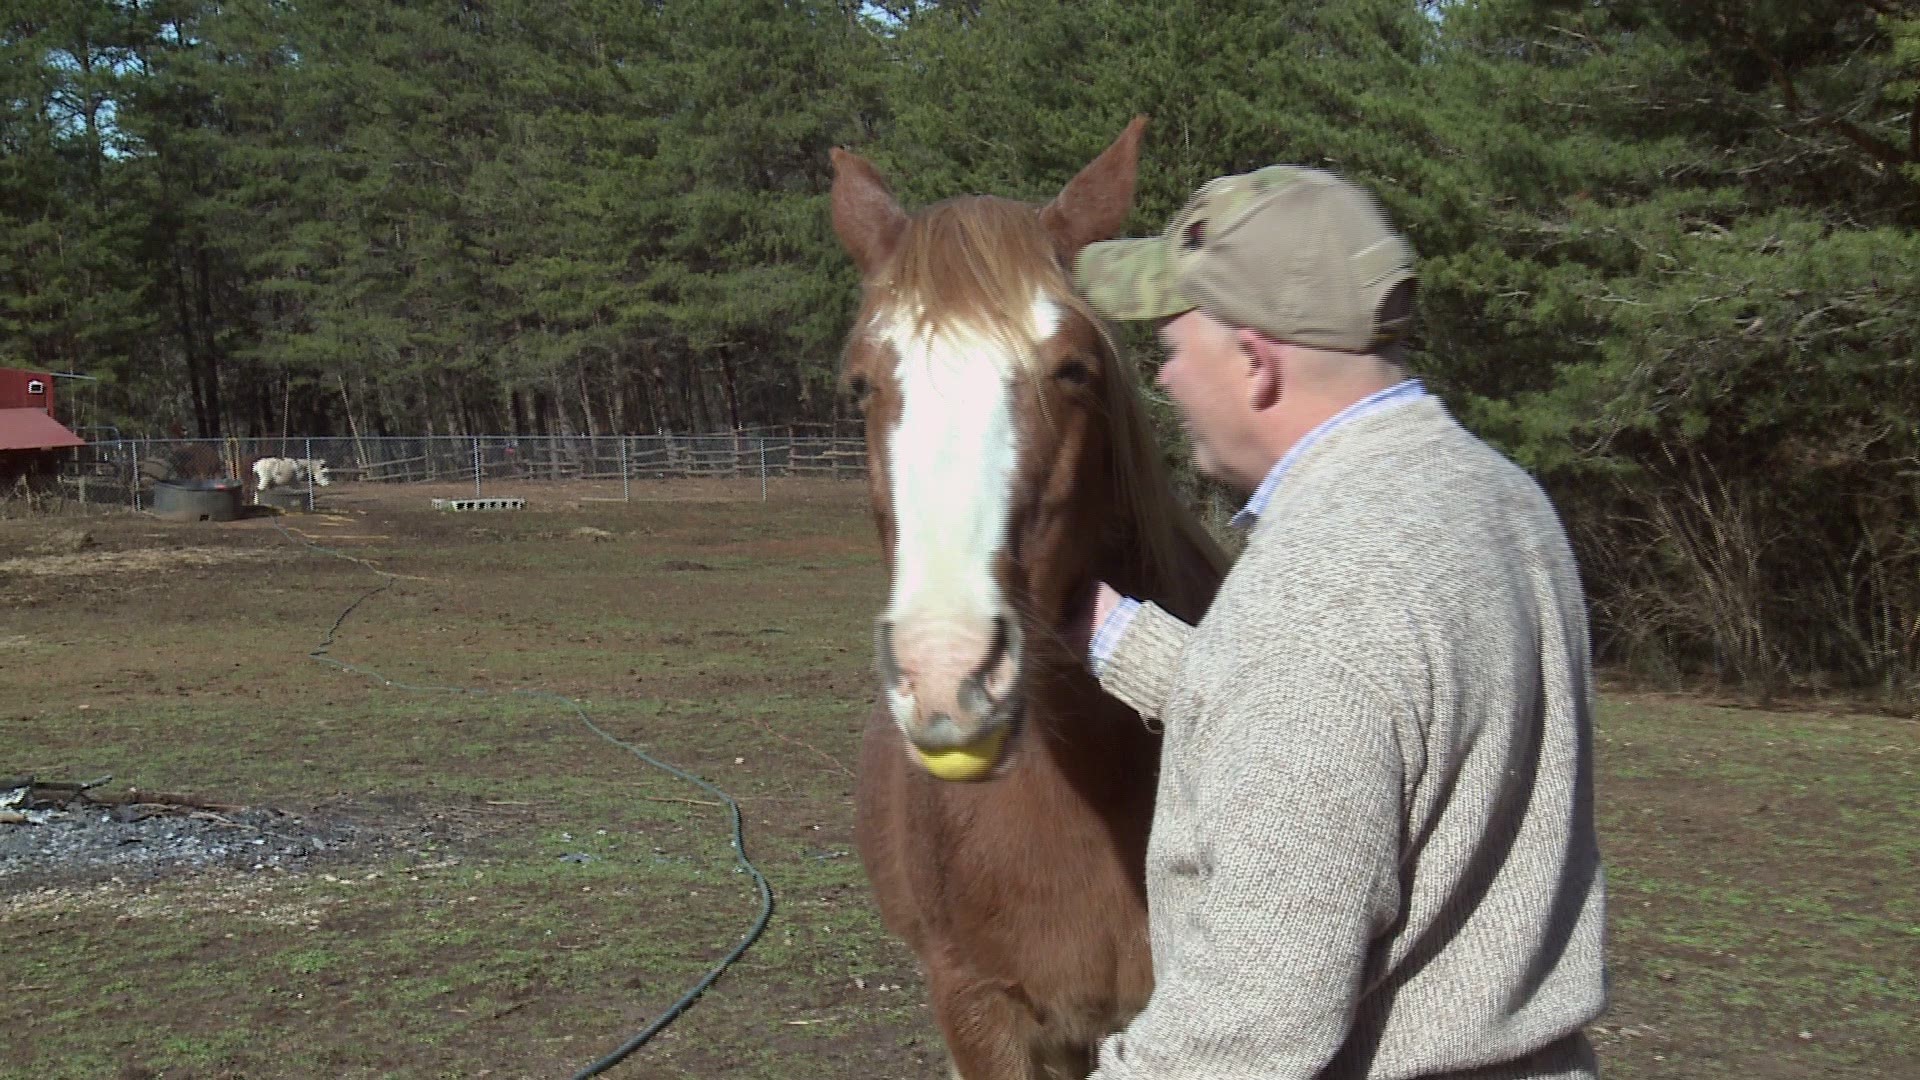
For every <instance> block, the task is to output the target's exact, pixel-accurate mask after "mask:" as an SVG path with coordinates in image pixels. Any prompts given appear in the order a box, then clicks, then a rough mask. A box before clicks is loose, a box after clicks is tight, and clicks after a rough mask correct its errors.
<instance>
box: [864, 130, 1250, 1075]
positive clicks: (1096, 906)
mask: <svg viewBox="0 0 1920 1080" xmlns="http://www.w3.org/2000/svg"><path fill="white" fill-rule="evenodd" d="M1144 124H1145V119H1144V118H1137V119H1135V120H1134V122H1133V123H1132V124H1130V125H1128V127H1127V129H1126V131H1125V132H1124V133H1123V134H1122V135H1121V136H1120V138H1119V139H1118V140H1117V141H1116V142H1114V144H1113V145H1112V146H1111V147H1109V148H1108V149H1107V150H1106V151H1105V152H1104V153H1102V154H1101V155H1100V156H1099V157H1098V158H1097V159H1095V160H1094V161H1093V162H1092V163H1091V164H1089V165H1088V166H1087V167H1086V168H1085V169H1084V170H1083V171H1082V172H1081V173H1080V174H1079V175H1078V176H1077V177H1075V178H1074V179H1073V180H1072V181H1071V182H1070V183H1068V184H1067V186H1066V187H1065V188H1064V189H1063V190H1062V191H1061V192H1060V194H1059V196H1058V197H1057V198H1055V199H1054V200H1053V201H1052V202H1051V203H1049V204H1047V205H1046V206H1044V207H1041V206H1035V205H1029V204H1026V203H1020V202H1013V201H1010V200H1007V199H999V198H992V197H985V196H982V197H972V198H959V199H953V200H949V201H947V202H942V203H939V204H937V205H934V206H931V207H928V208H926V209H924V210H921V211H920V212H919V213H917V214H913V215H908V214H907V213H906V212H904V211H903V210H901V208H900V206H899V205H898V204H897V203H896V202H895V201H894V199H893V196H892V195H891V194H890V193H889V191H888V189H887V186H886V184H885V182H884V181H883V180H882V179H881V177H880V174H879V172H878V171H877V170H876V169H875V168H874V167H873V165H872V164H870V163H869V162H867V161H866V160H865V159H863V158H861V157H859V156H858V155H855V154H851V153H848V152H846V151H843V150H838V149H836V150H834V151H833V165H834V180H833V224H834V229H835V231H836V232H837V233H838V234H839V236H840V240H841V243H842V244H843V245H845V247H846V249H847V252H848V253H849V254H850V255H851V256H852V257H853V261H854V263H855V264H856V265H857V266H858V267H859V270H860V273H861V276H862V278H863V281H864V286H863V303H862V304H861V307H860V310H859V314H858V315H857V316H856V318H855V321H854V325H853V330H852V333H851V335H850V337H849V340H848V343H847V350H846V372H845V381H846V383H847V385H848V387H849V389H850V390H851V392H853V393H855V394H857V395H858V396H859V398H860V399H861V402H862V409H863V411H864V413H865V419H866V435H867V449H868V461H869V462H870V465H869V470H868V482H869V487H870V489H871V496H872V502H873V514H874V519H875V524H876V526H877V527H878V530H879V533H880V539H881V543H882V545H883V546H884V548H885V551H886V556H887V568H888V577H889V582H890V594H889V598H888V602H887V606H886V609H885V611H884V613H883V614H882V615H881V616H880V617H879V619H878V623H877V632H876V635H875V637H876V640H877V644H878V649H877V651H878V654H879V655H878V666H879V672H880V678H881V684H882V685H881V693H880V702H879V703H878V704H877V705H876V707H875V709H874V712H873V715H872V717H871V718H870V720H869V722H868V724H867V728H866V734H865V739H864V742H863V744H862V749H861V754H860V773H859V784H858V800H857V801H858V826H857V828H858V839H859V848H860V855H861V859H862V860H863V862H864V863H865V865H866V870H867V876H868V878H869V880H870V881H871V883H872V885H873V891H874V895H875V899H876V901H877V903H878V905H879V908H880V912H881V915H882V917H883V918H884V919H885V921H886V924H887V926H888V928H889V929H890V930H891V931H892V932H893V933H895V934H897V935H898V936H900V937H901V938H902V939H904V940H905V941H906V942H907V943H908V944H909V945H910V946H912V948H913V949H914V951H915V952H916V953H917V954H918V955H919V958H920V961H921V964H922V966H923V968H924V970H925V973H926V979H927V984H928V987H929V990H930V993H931V997H932V1005H933V1009H934V1014H935V1017H936V1018H937V1020H938V1022H939V1024H940V1028H941V1031H942V1033H943V1034H944V1036H945V1039H946V1044H947V1050H948V1053H949V1054H950V1055H951V1057H952V1062H953V1070H954V1074H955V1075H956V1076H958V1077H961V1078H963V1080H1036V1078H1039V1077H1050V1076H1070V1077H1084V1076H1085V1075H1086V1074H1087V1073H1088V1072H1089V1071H1090V1070H1091V1069H1092V1066H1093V1059H1094V1055H1095V1050H1096V1048H1097V1046H1098V1044H1099V1041H1100V1039H1101V1038H1103V1037H1104V1036H1106V1035H1107V1034H1109V1033H1111V1032H1114V1031H1117V1030H1119V1029H1120V1028H1122V1027H1124V1026H1125V1025H1126V1023H1127V1021H1128V1020H1130V1019H1131V1018H1132V1017H1133V1015H1134V1014H1135V1013H1137V1012H1138V1011H1139V1010H1140V1009H1141V1008H1142V1007H1144V1006H1145V1004H1146V1001H1147V996H1148V994H1149V993H1150V992H1151V990H1152V986H1153V972H1152V961H1151V958H1150V955H1149V952H1148V946H1147V923H1146V897H1145V885H1144V881H1145V860H1146V844H1147V829H1148V825H1149V822H1150V820H1151V817H1152V813H1153V794H1154V785H1155V778H1156V770H1157V767H1158V759H1159V740H1158V739H1157V737H1156V736H1155V735H1154V734H1153V733H1151V732H1150V731H1148V730H1147V726H1146V725H1145V724H1143V723H1142V722H1141V721H1140V719H1139V717H1137V716H1136V715H1134V714H1133V713H1132V712H1131V711H1129V710H1128V709H1127V708H1126V707H1125V706H1123V705H1121V704H1120V703H1119V702H1118V701H1116V700H1115V699H1113V698H1111V697H1108V696H1106V695H1104V694H1103V693H1102V692H1101V691H1100V689H1099V687H1098V685H1097V684H1096V683H1095V682H1094V680H1093V678H1092V676H1091V674H1090V673H1089V672H1088V670H1087V667H1086V664H1085V662H1084V660H1083V658H1082V656H1081V654H1080V650H1081V649H1082V648H1083V647H1084V646H1083V645H1081V644H1075V643H1074V642H1075V641H1076V638H1081V637H1084V634H1083V633H1082V634H1076V633H1075V632H1074V629H1073V628H1074V627H1075V626H1077V625H1079V624H1081V623H1083V622H1084V620H1085V619H1086V618H1087V615H1086V612H1087V611H1088V610H1090V608H1089V606H1088V605H1089V603H1090V600H1091V596H1092V588H1093V585H1094V583H1095V582H1097V581H1100V580H1106V581H1109V582H1112V583H1113V584H1114V585H1115V586H1116V587H1118V588H1119V589H1120V590H1121V591H1122V592H1125V593H1128V594H1130V595H1134V596H1140V597H1146V598H1149V599H1152V600H1154V601H1155V602H1157V603H1158V604H1160V605H1161V606H1162V607H1164V608H1166V609H1168V610H1169V611H1172V612H1174V613H1175V614H1178V615H1180V616H1182V617H1183V618H1186V619H1188V620H1195V619H1197V618H1199V616H1200V615H1201V613H1202V612H1203V611H1204V610H1205V608H1206V606H1207V604H1208V603H1209V602H1210V601H1211V599H1212V595H1213V590H1214V588H1215V587H1216V586H1217V585H1218V583H1219V579H1220V575H1221V567H1222V563H1223V560H1222V558H1221V556H1220V553H1219V551H1218V549H1217V548H1215V546H1214V545H1213V544H1212V542H1211V541H1210V540H1209V538H1208V537H1207V535H1206V533H1205V532H1204V531H1203V530H1202V529H1200V528H1199V526H1198V524H1197V522H1195V520H1194V519H1193V518H1192V517H1190V516H1189V515H1188V514H1187V513H1186V512H1185V511H1184V510H1183V509H1181V507H1180V505H1179V503H1178V501H1177V499H1176V498H1175V496H1174V493H1173V490H1172V488H1171V486H1170V485H1169V483H1168V481H1167V477H1166V474H1165V470H1164V468H1163V466H1162V464H1161V461H1160V456H1159V451H1158V450H1157V449H1156V448H1155V445H1154V442H1153V437H1152V433H1151V431H1150V429H1149V426H1148V423H1147V421H1146V419H1145V416H1144V413H1143V410H1142V408H1141V404H1140V401H1139V399H1138V395H1137V392H1136V390H1135V386H1134V381H1133V378H1132V375H1131V372H1130V371H1129V369H1128V365H1127V363H1126V362H1125V361H1124V360H1123V359H1122V358H1121V357H1120V356H1119V355H1118V353H1117V352H1116V350H1115V348H1114V347H1113V345H1112V343H1111V341H1110V340H1109V339H1108V337H1107V335H1106V333H1105V331H1104V329H1103V328H1102V326H1101V324H1100V323H1099V321H1098V319H1097V318H1096V317H1095V315H1094V314H1093V312H1092V311H1091V310H1090V309H1089V308H1088V307H1087V306H1086V304H1085V303H1084V302H1083V301H1081V300H1080V299H1079V298H1078V297H1077V296H1075V294H1074V291H1073V287H1072V282H1071V279H1070V276H1069V270H1068V268H1069V267H1070V266H1071V265H1072V261H1073V258H1074V256H1075V255H1076V254H1077V253H1078V252H1079V251H1080V249H1081V248H1083V247H1085V246H1086V245H1087V244H1089V243H1092V242H1093V241H1096V240H1102V239H1106V238H1107V237H1109V236H1112V235H1113V234H1115V233H1116V232H1118V231H1119V230H1120V228H1121V226H1122V224H1123V223H1124V219H1125V217H1126V215H1127V212H1128V209H1129V207H1130V205H1131V203H1132V200H1133V186H1134V177H1135V171H1136V169H1137V167H1138V161H1139V146H1140V133H1141V129H1142V127H1143V126H1144ZM943 754H944V755H947V756H948V757H949V758H951V757H953V756H955V755H956V754H958V755H962V756H965V755H971V757H970V758H969V760H971V761H973V762H975V763H976V764H977V765H978V766H979V767H978V769H977V770H976V772H978V774H979V775H978V777H977V778H976V779H977V782H954V781H951V780H942V779H936V778H935V777H934V776H933V775H932V774H931V773H930V771H929V770H930V768H932V765H931V764H929V759H930V757H931V758H932V759H933V760H937V759H938V758H939V756H940V755H943ZM943 775H946V774H945V773H943Z"/></svg>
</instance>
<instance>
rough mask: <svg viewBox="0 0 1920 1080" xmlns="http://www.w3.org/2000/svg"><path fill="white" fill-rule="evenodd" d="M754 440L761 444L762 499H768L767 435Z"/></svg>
mask: <svg viewBox="0 0 1920 1080" xmlns="http://www.w3.org/2000/svg"><path fill="white" fill-rule="evenodd" d="M753 441H754V442H757V443H759V444H760V501H761V502H766V501H767V437H766V436H765V435H759V436H755V438H754V440H753Z"/></svg>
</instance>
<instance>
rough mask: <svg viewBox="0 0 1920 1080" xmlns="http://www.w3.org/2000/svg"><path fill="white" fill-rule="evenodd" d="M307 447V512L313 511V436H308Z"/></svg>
mask: <svg viewBox="0 0 1920 1080" xmlns="http://www.w3.org/2000/svg"><path fill="white" fill-rule="evenodd" d="M306 447H307V513H309V514H311V513H313V436H311V435H308V436H306Z"/></svg>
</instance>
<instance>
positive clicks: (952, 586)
mask: <svg viewBox="0 0 1920 1080" xmlns="http://www.w3.org/2000/svg"><path fill="white" fill-rule="evenodd" d="M1025 314H1026V317H1027V321H1028V325H1027V326H1026V327H1024V328H1023V329H1024V331H1025V333H1026V334H1027V335H1029V336H1030V341H1031V342H1033V343H1036V344H1037V343H1041V342H1045V341H1046V340H1047V339H1048V338H1050V337H1052V336H1053V334H1054V333H1055V331H1057V330H1058V329H1059V326H1060V322H1061V319H1062V311H1061V309H1060V307H1059V306H1058V305H1057V304H1056V303H1055V302H1054V301H1052V300H1051V299H1048V298H1046V297H1044V296H1036V297H1035V298H1034V299H1033V301H1032V302H1031V304H1030V305H1029V308H1028V310H1027V312H1026V313H1025ZM874 330H875V333H876V335H877V336H878V337H880V338H881V339H882V340H884V341H885V342H886V343H887V344H888V345H889V346H890V347H891V351H892V353H893V357H894V361H895V368H894V378H895V385H896V387H897V390H898V394H899V419H898V422H897V423H896V424H895V426H894V427H893V429H892V430H891V431H890V432H889V433H888V439H887V456H888V462H887V478H888V487H889V490H888V496H889V498H890V500H891V502H892V507H893V514H892V519H893V521H894V524H895V537H894V551H893V588H892V595H891V596H890V597H889V600H888V603H887V609H886V613H885V615H884V617H883V619H882V622H881V639H882V640H881V643H880V646H881V648H880V652H881V666H882V669H883V675H884V676H886V677H885V679H884V682H885V684H886V689H887V698H888V704H889V705H890V707H891V708H892V711H893V715H894V719H895V721H896V722H898V723H899V724H900V726H901V729H902V730H903V731H904V732H906V733H907V735H908V736H909V737H910V738H911V739H912V740H913V742H914V743H915V744H916V745H918V746H920V747H921V748H923V749H928V750H938V749H947V748H954V747H959V746H964V745H967V744H969V743H973V742H976V741H978V740H980V739H982V738H985V737H987V736H989V735H991V734H992V733H993V732H994V731H996V730H998V729H999V728H1001V727H1003V726H1004V725H1006V724H1007V723H1009V722H1010V721H1011V719H1012V713H1013V710H1014V709H1015V708H1016V704H1015V702H1014V701H1013V700H1012V695H1013V693H1014V691H1015V688H1016V684H1017V682H1018V677H1019V665H1020V640H1019V638H1020V629H1019V627H1020V621H1019V616H1018V614H1017V613H1016V612H1015V611H1014V610H1013V607H1012V605H1011V604H1009V603H1008V601H1007V598H1006V596H1005V594H1004V590H1003V588H1002V586H1001V582H1000V580H999V578H998V576H997V573H996V570H997V568H998V567H999V565H1000V564H1001V562H1002V558H1003V556H1004V554H1005V552H1006V547H1007V543H1008V537H1009V524H1010V519H1011V516H1012V512H1013V507H1012V502H1013V495H1014V488H1015V478H1016V476H1017V475H1018V468H1017V466H1018V460H1019V450H1020V433H1019V428H1018V425H1017V424H1016V422H1015V418H1014V395H1015V382H1016V380H1018V379H1019V378H1021V377H1022V376H1023V374H1024V372H1025V371H1026V369H1028V368H1029V367H1031V365H1032V364H1033V362H1034V360H1033V356H1032V355H1031V353H1032V352H1033V350H1030V349H1023V348H1021V345H1020V344H1019V343H1017V342H1015V341H1009V340H1006V337H1007V335H996V334H993V333H991V332H989V331H988V330H987V329H985V328H975V327H969V326H965V325H945V326H933V327H923V326H921V325H920V320H918V319H917V318H915V317H913V315H912V313H908V312H893V313H886V314H883V315H881V316H880V317H879V318H878V319H877V320H876V323H875V327H874Z"/></svg>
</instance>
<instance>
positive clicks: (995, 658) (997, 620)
mask: <svg viewBox="0 0 1920 1080" xmlns="http://www.w3.org/2000/svg"><path fill="white" fill-rule="evenodd" d="M1011 648H1013V624H1012V623H1009V622H1008V621H1007V617H1006V616H1005V615H995V616H994V617H993V643H992V644H991V645H988V646H987V656H986V659H985V660H983V661H981V664H980V670H981V671H982V672H983V673H984V672H989V671H992V670H993V668H994V666H995V665H996V664H998V663H1000V661H1001V660H1002V659H1003V658H1005V657H1006V655H1007V650H1009V649H1011Z"/></svg>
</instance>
